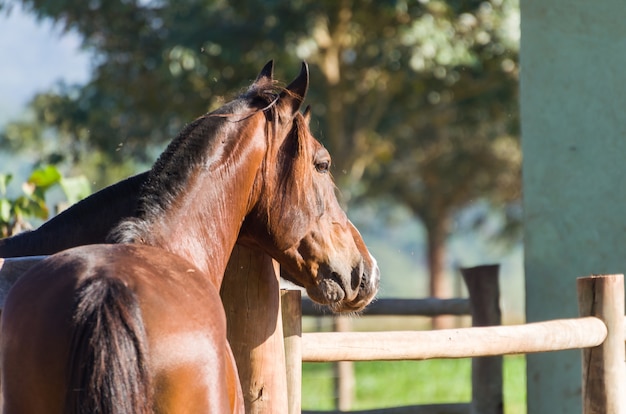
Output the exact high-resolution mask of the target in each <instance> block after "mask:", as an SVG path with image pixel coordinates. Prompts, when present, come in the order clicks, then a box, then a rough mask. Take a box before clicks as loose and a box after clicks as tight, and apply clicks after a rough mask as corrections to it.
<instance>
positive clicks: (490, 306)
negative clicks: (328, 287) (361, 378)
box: [283, 265, 503, 414]
mask: <svg viewBox="0 0 626 414" xmlns="http://www.w3.org/2000/svg"><path fill="white" fill-rule="evenodd" d="M499 268H500V267H499V265H483V266H477V267H472V268H464V269H461V275H462V276H463V280H464V282H465V285H466V286H467V290H468V292H469V298H455V299H437V298H425V299H378V300H376V301H375V302H374V303H372V304H370V305H369V306H368V307H367V308H366V309H365V311H364V312H363V313H362V315H363V316H373V315H377V316H383V315H384V316H437V315H454V316H463V315H470V316H471V317H472V326H475V327H480V326H496V325H500V324H501V320H502V317H501V312H500V289H499V282H498V276H499V274H498V273H499ZM302 315H303V316H318V317H319V316H329V313H328V311H327V310H325V309H324V308H322V307H320V306H318V305H315V304H313V303H312V302H311V301H310V300H309V299H305V300H303V302H302ZM346 321H348V323H347V324H346V323H345V322H346ZM283 322H285V320H284V321H283ZM338 322H339V323H338ZM334 325H335V326H334V329H335V330H336V331H341V332H345V331H346V330H347V329H349V326H350V324H349V319H348V318H346V317H336V318H335V324H334ZM346 325H347V327H346ZM338 327H339V329H337V328H338ZM502 362H503V359H502V356H490V357H478V358H473V359H472V377H471V382H472V386H471V389H472V400H471V402H470V403H457V404H430V405H424V406H411V407H402V408H395V409H394V410H396V411H391V412H397V410H400V409H402V410H404V412H429V413H440V414H448V413H452V414H454V413H469V412H478V413H482V414H497V413H501V412H502V406H503V392H502ZM335 364H336V366H335V370H334V371H335V375H334V377H335V378H334V399H335V408H336V409H337V411H335V412H345V411H351V406H352V399H353V394H354V384H355V379H354V373H353V367H352V365H351V364H352V361H337V362H336V363H335ZM387 410H389V409H387ZM352 412H354V411H352ZM306 413H308V414H313V413H314V411H306ZM326 413H328V411H327V412H326Z"/></svg>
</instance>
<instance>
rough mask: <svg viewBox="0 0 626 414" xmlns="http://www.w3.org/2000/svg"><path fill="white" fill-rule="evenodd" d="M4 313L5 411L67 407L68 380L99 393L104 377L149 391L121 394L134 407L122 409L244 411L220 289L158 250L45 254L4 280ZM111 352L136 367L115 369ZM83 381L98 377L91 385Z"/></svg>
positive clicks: (71, 396)
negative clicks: (10, 281) (9, 281)
mask: <svg viewBox="0 0 626 414" xmlns="http://www.w3.org/2000/svg"><path fill="white" fill-rule="evenodd" d="M2 323H3V336H2V359H3V360H2V363H3V364H4V367H3V378H2V385H3V387H4V395H5V411H4V413H5V414H10V413H36V412H49V413H55V412H58V413H62V412H73V411H72V409H73V408H72V407H81V403H80V401H79V400H80V398H82V397H83V395H81V393H80V392H76V390H88V391H87V392H88V393H89V397H94V395H96V398H97V399H100V400H107V399H108V397H107V394H106V393H104V394H102V389H103V387H108V386H109V385H110V384H114V385H115V384H117V381H122V384H121V385H119V384H117V385H119V390H122V391H124V390H126V389H128V388H129V387H130V388H132V387H133V386H135V385H137V384H140V385H141V384H143V385H144V387H143V388H142V386H139V387H138V388H137V389H135V390H131V391H132V392H131V394H132V393H134V394H140V397H141V396H145V397H146V398H147V407H148V408H145V407H146V404H143V403H141V398H138V399H136V400H133V399H132V398H129V397H123V398H125V401H126V403H127V404H131V406H132V407H134V408H132V409H130V408H128V407H125V406H124V405H123V404H120V405H119V407H125V408H123V409H122V412H136V413H140V412H148V411H150V410H154V411H155V412H172V413H185V412H188V413H192V412H206V413H226V412H243V411H238V410H243V408H242V406H243V402H242V401H243V399H242V396H241V389H240V387H239V383H238V378H237V374H236V372H237V371H236V367H235V365H234V359H233V358H232V353H231V352H230V348H229V347H228V344H227V341H226V322H225V316H224V311H223V308H222V306H221V301H220V300H219V294H218V292H217V291H216V290H215V288H214V287H213V285H212V284H211V283H210V282H209V280H208V278H207V277H206V276H205V275H203V274H201V273H200V271H199V270H197V269H196V268H194V267H193V266H192V265H191V264H189V263H188V262H187V261H185V260H184V259H181V258H179V257H178V256H175V255H172V254H169V253H167V252H165V251H163V250H160V249H156V248H151V247H145V246H130V245H92V246H83V247H78V248H75V249H70V250H67V251H64V252H62V253H59V254H57V255H54V256H51V257H49V258H48V259H46V260H44V261H43V262H42V263H40V264H39V265H36V266H35V267H33V268H32V269H31V270H29V271H28V272H27V273H26V274H24V276H23V277H22V278H20V279H19V281H18V282H17V283H16V285H15V286H14V287H13V288H12V290H11V291H10V293H9V295H8V297H7V302H6V305H5V310H4V312H3V314H2ZM116 335H118V336H119V337H120V338H121V339H120V338H116ZM107 342H110V343H109V344H108V345H107ZM90 346H91V348H94V349H97V350H99V352H105V353H106V352H109V351H102V350H103V349H104V350H106V349H110V350H111V351H110V352H112V354H110V355H109V357H110V358H109V359H107V358H106V355H104V356H103V355H102V354H94V353H93V349H92V350H87V351H86V350H85V349H86V348H89V347H90ZM90 352H91V353H90ZM115 352H121V355H119V354H115ZM107 361H109V362H107ZM110 361H114V362H115V361H117V362H116V363H117V364H118V365H120V366H119V367H118V368H120V369H122V370H123V369H125V368H128V366H129V365H130V364H139V365H140V367H139V368H138V369H136V370H134V371H133V370H132V369H131V370H130V372H126V373H123V374H120V373H118V372H117V371H119V370H116V369H113V368H114V367H113V366H112V362H110ZM142 361H143V363H142ZM142 364H143V367H141V365H142ZM86 366H88V367H90V368H91V369H92V370H94V371H97V372H95V374H94V375H91V374H85V372H86V370H85V367H86ZM142 369H143V371H142ZM75 372H79V373H80V375H79V376H78V377H72V373H75ZM142 372H143V373H144V375H143V376H142ZM125 376H126V377H125ZM144 377H145V378H144ZM94 378H95V380H94ZM90 381H91V382H94V381H95V383H96V384H103V385H99V386H96V390H93V391H89V387H90V386H91V385H92V384H90V383H89V382H90ZM124 381H126V383H123V382H124ZM98 387H99V388H98ZM68 390H69V392H68ZM122 391H115V390H113V391H110V392H112V393H113V394H114V395H118V394H120V393H121V392H122ZM116 393H117V394H116ZM83 394H84V392H83ZM34 396H37V397H34ZM144 402H145V401H144ZM68 403H69V405H68V406H67V408H66V404H68ZM142 404H143V405H142ZM142 406H143V407H144V408H137V407H142ZM83 407H85V406H83ZM112 409H113V408H112ZM89 410H91V408H89ZM146 410H148V411H146ZM79 412H86V411H85V410H84V409H79ZM102 412H105V413H106V412H109V411H106V410H103V411H102ZM110 412H111V413H113V412H116V411H110ZM150 412H152V411H150Z"/></svg>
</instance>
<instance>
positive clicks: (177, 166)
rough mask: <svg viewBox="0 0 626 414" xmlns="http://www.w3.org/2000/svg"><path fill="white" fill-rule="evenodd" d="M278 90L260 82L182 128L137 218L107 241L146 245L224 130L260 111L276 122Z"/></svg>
mask: <svg viewBox="0 0 626 414" xmlns="http://www.w3.org/2000/svg"><path fill="white" fill-rule="evenodd" d="M279 90H280V88H278V87H277V84H276V83H275V82H274V81H273V80H271V79H269V78H261V79H259V80H257V81H256V82H255V83H253V84H252V85H251V86H250V87H249V88H248V89H247V90H246V91H245V92H244V93H243V94H241V95H240V96H239V97H237V98H236V99H235V100H233V101H231V102H229V103H227V104H225V105H224V106H222V107H220V108H219V109H217V110H215V111H213V112H210V113H208V114H205V115H203V116H201V117H199V118H198V119H196V120H195V121H193V122H191V123H190V124H188V125H187V126H186V127H185V128H183V129H182V131H180V132H179V133H178V135H177V136H176V138H174V140H173V141H172V142H171V143H170V144H169V145H168V146H167V148H166V149H165V151H164V152H163V153H162V154H161V155H160V156H159V158H158V160H157V161H156V163H155V164H154V166H153V167H152V169H151V170H150V172H149V174H148V177H147V180H146V181H145V183H144V185H143V186H142V188H141V193H140V196H139V201H138V205H137V214H135V216H134V217H132V218H129V219H127V220H124V221H123V222H121V223H120V224H119V225H118V226H117V227H116V228H114V229H113V231H112V232H111V233H110V234H109V236H108V240H109V241H112V242H115V243H135V242H146V241H147V240H145V237H146V235H148V234H149V226H150V224H151V223H152V222H153V220H155V219H156V218H157V217H160V216H161V215H162V213H163V212H164V211H167V210H168V209H169V207H170V206H171V205H172V204H173V203H174V202H175V201H176V199H177V196H178V195H179V194H180V193H181V192H182V191H183V190H184V188H185V186H186V184H187V182H188V179H189V177H191V175H192V172H193V171H195V169H196V168H198V167H200V166H202V167H204V166H206V165H207V161H208V160H207V157H208V156H209V154H211V153H212V150H211V149H210V148H211V147H212V146H218V145H220V143H219V142H216V137H223V136H225V135H226V134H227V131H223V130H224V129H225V128H229V127H230V126H231V125H232V124H233V123H236V122H238V121H242V120H245V119H247V118H248V117H249V116H251V115H254V114H255V113H257V112H258V111H261V110H262V111H265V112H266V113H268V116H270V117H271V118H272V119H276V115H275V113H274V112H275V108H274V105H273V102H275V100H276V98H277V96H278V95H277V94H278V92H279Z"/></svg>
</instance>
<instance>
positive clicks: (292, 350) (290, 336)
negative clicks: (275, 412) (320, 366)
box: [280, 290, 302, 414]
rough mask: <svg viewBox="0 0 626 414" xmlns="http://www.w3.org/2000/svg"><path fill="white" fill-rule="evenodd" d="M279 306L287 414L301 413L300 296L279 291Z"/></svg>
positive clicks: (295, 292)
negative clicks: (281, 318)
mask: <svg viewBox="0 0 626 414" xmlns="http://www.w3.org/2000/svg"><path fill="white" fill-rule="evenodd" d="M280 305H281V312H282V317H283V335H284V337H285V366H286V369H287V402H288V405H289V409H288V411H287V412H288V414H300V413H301V411H302V295H301V293H300V291H299V290H281V292H280Z"/></svg>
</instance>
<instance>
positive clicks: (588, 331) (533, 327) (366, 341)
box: [302, 317, 607, 362]
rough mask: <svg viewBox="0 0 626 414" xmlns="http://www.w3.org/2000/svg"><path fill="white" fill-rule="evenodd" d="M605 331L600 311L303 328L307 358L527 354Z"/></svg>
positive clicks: (586, 341)
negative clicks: (416, 325)
mask: <svg viewBox="0 0 626 414" xmlns="http://www.w3.org/2000/svg"><path fill="white" fill-rule="evenodd" d="M606 335H607V329H606V325H605V324H604V322H602V320H600V319H598V318H595V317H585V318H576V319H560V320H554V321H548V322H537V323H530V324H526V325H515V326H490V327H483V328H460V329H443V330H439V331H396V332H393V331H387V332H320V333H303V334H302V361H304V362H329V361H381V360H384V361H397V360H422V359H432V358H474V357H477V356H492V355H507V354H526V353H534V352H548V351H560V350H565V349H578V348H589V347H593V346H598V345H600V344H601V343H602V342H603V341H604V339H605V338H606Z"/></svg>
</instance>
